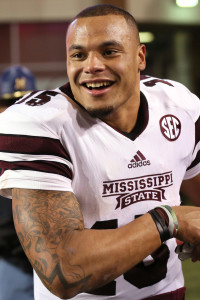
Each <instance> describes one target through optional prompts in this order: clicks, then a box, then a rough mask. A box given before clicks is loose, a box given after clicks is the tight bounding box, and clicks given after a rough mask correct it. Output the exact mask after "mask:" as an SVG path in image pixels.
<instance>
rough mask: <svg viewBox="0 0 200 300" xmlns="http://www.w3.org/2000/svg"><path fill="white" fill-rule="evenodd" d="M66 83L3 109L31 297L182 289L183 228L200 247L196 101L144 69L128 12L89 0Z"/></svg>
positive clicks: (2, 156)
mask: <svg viewBox="0 0 200 300" xmlns="http://www.w3.org/2000/svg"><path fill="white" fill-rule="evenodd" d="M66 47H67V73H68V78H69V83H67V84H65V85H64V86H62V87H60V88H57V89H53V90H49V91H35V92H33V93H31V94H29V95H26V96H24V97H23V98H22V99H20V100H19V101H18V102H17V103H16V104H15V105H13V106H12V107H11V108H9V109H8V110H6V111H5V112H4V113H3V114H2V115H1V116H0V130H1V142H0V162H1V163H0V166H1V168H2V175H1V183H0V184H1V189H2V192H4V193H7V195H9V196H11V190H12V197H13V215H14V220H15V226H16V230H17V232H18V236H19V238H20V240H21V243H22V245H23V248H24V250H25V252H26V255H27V256H28V257H29V260H30V262H31V263H32V265H33V267H34V270H35V287H34V288H35V299H36V300H40V299H42V300H44V299H45V300H46V299H48V300H50V299H52V300H53V299H59V298H61V299H69V298H73V297H74V299H87V300H88V299H95V300H96V299H126V300H133V299H134V300H139V299H152V300H153V299H159V300H162V299H163V300H164V299H165V300H166V299H170V300H172V299H178V300H182V299H184V295H185V287H184V279H183V274H182V270H181V261H180V260H179V258H178V254H177V253H176V252H175V249H176V246H177V243H176V238H177V239H179V240H181V241H184V242H187V243H191V244H192V245H194V248H193V250H192V252H191V257H192V259H193V260H194V261H195V260H197V259H199V258H200V251H199V248H200V247H199V245H200V230H199V229H200V208H198V207H195V206H185V207H184V206H180V204H181V200H180V195H179V192H180V189H182V191H183V192H184V193H185V194H187V196H189V197H190V198H191V200H193V201H194V203H195V204H196V205H199V195H200V193H199V192H200V175H199V170H200V161H199V160H200V156H199V145H200V142H199V138H200V136H199V132H200V131H199V129H200V118H199V113H200V102H199V99H198V98H197V97H196V96H195V95H193V94H192V93H191V92H190V91H188V89H187V88H186V87H184V86H183V85H182V84H180V83H177V82H175V81H172V80H166V79H159V78H153V77H151V76H142V77H140V72H141V71H142V70H144V69H145V64H146V63H145V46H144V45H141V44H140V41H139V34H138V28H137V24H136V22H135V20H134V18H133V16H132V15H130V14H129V13H128V12H126V11H124V10H122V9H120V8H117V7H113V6H111V5H98V6H94V7H89V8H88V9H85V10H84V11H82V12H81V13H80V14H79V15H77V16H76V17H75V18H74V19H73V20H72V22H71V24H70V26H69V28H68V32H67V37H66Z"/></svg>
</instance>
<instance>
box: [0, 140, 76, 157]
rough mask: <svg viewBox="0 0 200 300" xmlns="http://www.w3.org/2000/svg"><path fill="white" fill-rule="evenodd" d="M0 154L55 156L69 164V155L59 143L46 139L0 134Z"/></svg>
mask: <svg viewBox="0 0 200 300" xmlns="http://www.w3.org/2000/svg"><path fill="white" fill-rule="evenodd" d="M0 152H9V153H20V154H31V155H32V154H33V155H56V156H58V157H62V158H65V159H67V160H68V161H70V162H71V159H70V156H69V153H67V151H66V150H65V149H64V147H63V146H62V144H61V143H60V141H59V140H58V139H52V138H48V137H40V136H26V135H12V134H1V135H0Z"/></svg>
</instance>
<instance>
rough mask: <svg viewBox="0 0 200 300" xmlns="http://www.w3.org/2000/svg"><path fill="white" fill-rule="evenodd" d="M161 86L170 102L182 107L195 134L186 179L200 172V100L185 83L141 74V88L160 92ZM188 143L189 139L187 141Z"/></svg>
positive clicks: (193, 134) (192, 133)
mask: <svg viewBox="0 0 200 300" xmlns="http://www.w3.org/2000/svg"><path fill="white" fill-rule="evenodd" d="M160 87H162V90H163V91H164V93H165V94H166V95H167V97H168V98H170V103H171V105H173V106H174V107H177V108H179V109H180V108H181V110H183V111H184V112H185V113H186V114H187V116H188V120H189V124H187V125H188V126H191V135H192V136H194V139H193V140H194V143H193V144H192V145H191V152H190V155H189V156H188V161H187V166H186V172H185V176H184V178H183V179H184V180H185V179H190V178H193V177H195V176H196V175H198V174H199V173H200V100H199V98H198V97H197V96H196V95H194V94H193V93H192V92H191V91H190V90H189V89H188V88H187V87H185V86H184V85H183V84H181V83H179V82H176V81H173V80H168V79H159V78H153V77H150V76H145V75H144V76H141V88H142V89H150V90H151V93H152V94H153V93H159V92H160ZM185 143H187V140H186V141H185Z"/></svg>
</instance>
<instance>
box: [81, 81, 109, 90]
mask: <svg viewBox="0 0 200 300" xmlns="http://www.w3.org/2000/svg"><path fill="white" fill-rule="evenodd" d="M113 83H114V82H111V81H102V82H87V83H84V84H83V85H84V86H85V87H86V88H88V89H89V90H93V89H98V90H99V89H103V88H105V87H109V86H111V85H113Z"/></svg>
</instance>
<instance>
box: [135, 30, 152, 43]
mask: <svg viewBox="0 0 200 300" xmlns="http://www.w3.org/2000/svg"><path fill="white" fill-rule="evenodd" d="M139 36H140V42H141V43H151V42H153V41H154V39H155V36H154V34H153V33H151V32H140V33H139Z"/></svg>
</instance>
